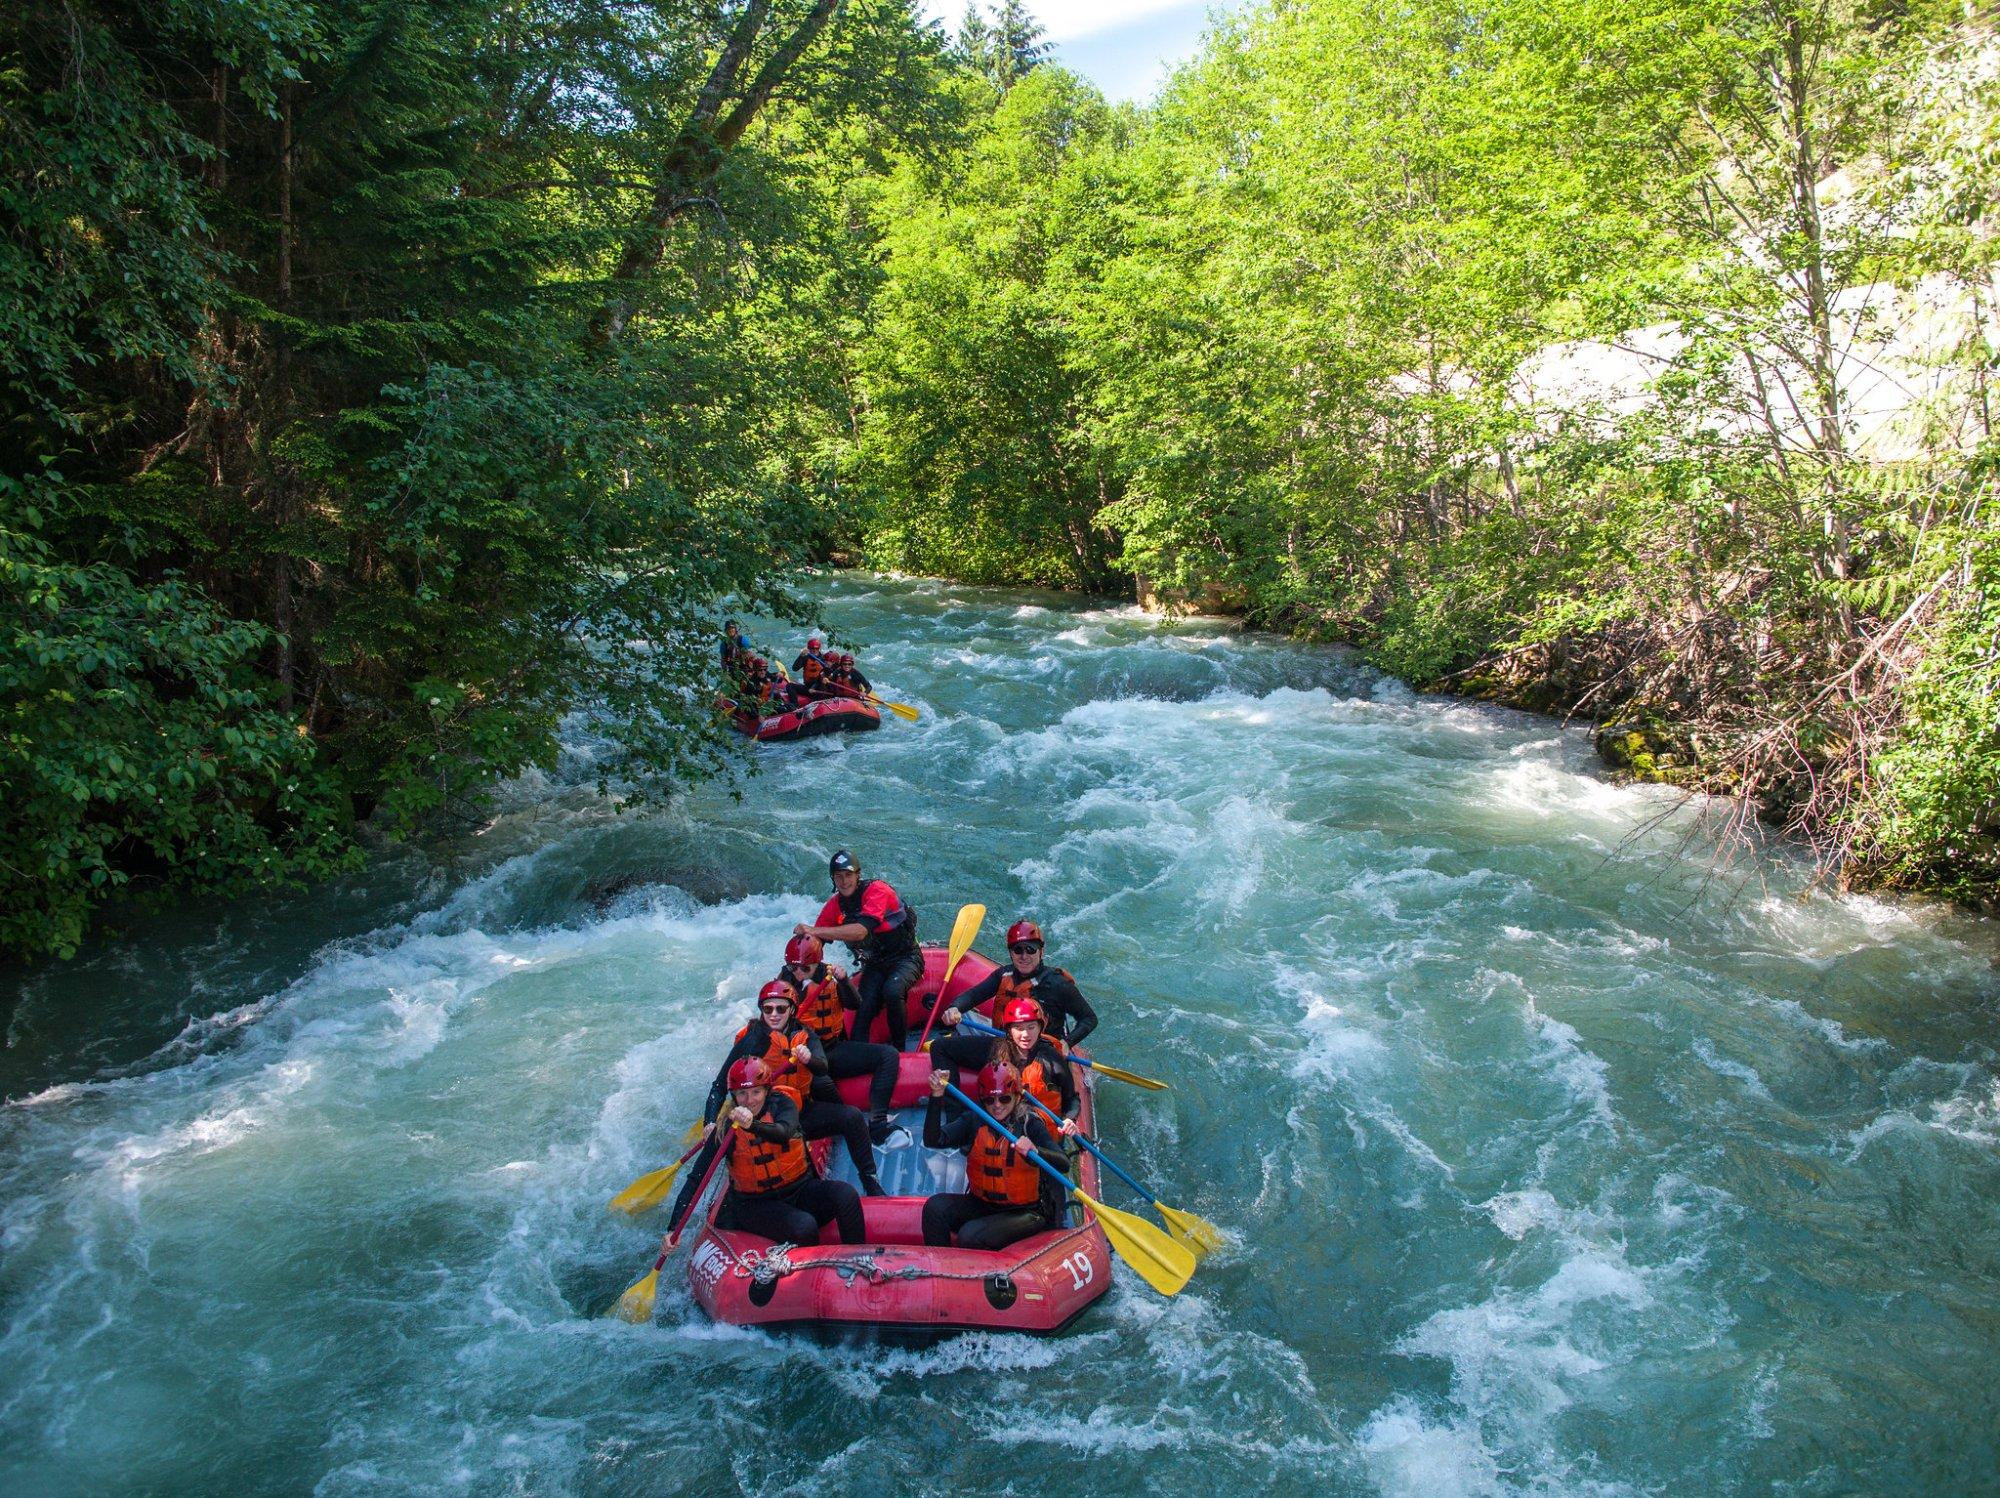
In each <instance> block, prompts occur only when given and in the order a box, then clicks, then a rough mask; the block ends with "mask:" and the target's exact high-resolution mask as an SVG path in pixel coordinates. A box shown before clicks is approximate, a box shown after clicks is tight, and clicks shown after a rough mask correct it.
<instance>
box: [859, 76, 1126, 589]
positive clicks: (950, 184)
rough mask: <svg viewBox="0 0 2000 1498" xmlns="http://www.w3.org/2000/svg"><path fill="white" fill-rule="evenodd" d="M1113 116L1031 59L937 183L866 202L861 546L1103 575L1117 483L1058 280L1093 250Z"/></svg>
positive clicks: (1008, 574)
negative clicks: (1087, 416) (1075, 366)
mask: <svg viewBox="0 0 2000 1498" xmlns="http://www.w3.org/2000/svg"><path fill="white" fill-rule="evenodd" d="M1121 130H1122V125H1121V123H1120V120H1119V117H1118V116H1117V115H1116V114H1115V113H1114V112H1113V111H1112V110H1111V109H1110V108H1109V107H1108V106H1107V105H1106V104H1105V103H1104V101H1103V99H1102V98H1100V97H1099V96H1098V95H1097V94H1096V93H1095V91H1093V90H1092V89H1091V88H1090V87H1089V86H1088V85H1087V84H1085V83H1083V82H1082V81H1081V80H1079V79H1078V78H1076V77H1075V76H1074V75H1073V74H1070V73H1066V72H1064V71H1062V70H1061V69H1058V68H1037V69H1036V70H1035V71H1034V72H1032V73H1031V74H1029V75H1028V76H1027V77H1026V78H1025V79H1023V80H1022V81H1020V82H1019V83H1017V84H1016V85H1015V86H1014V87H1013V88H1011V89H1010V90H1008V91H1007V93H1006V94H1005V95H1004V96H1002V97H1001V98H1000V99H999V101H998V103H997V105H996V107H995V109H994V112H993V115H992V118H991V120H990V122H989V123H988V125H987V126H986V128H985V129H984V130H983V131H982V132H981V133H980V134H979V136H978V137H977V138H976V139H975V140H974V142H973V143H972V144H971V146H970V147H969V149H967V151H966V152H965V153H964V155H963V157H962V158H961V159H960V160H958V161H956V162H954V163H953V164H952V168H951V170H950V172H949V175H948V179H947V180H944V181H940V179H939V177H938V176H937V175H936V174H934V173H931V172H929V171H926V170H922V169H920V168H918V167H917V166H914V165H913V166H911V167H908V168H906V169H905V170H903V171H902V172H901V173H899V174H898V176H897V177H896V179H895V181H894V182H893V183H892V184H891V185H890V187H889V188H888V190H887V191H885V193H884V194H883V196H882V198H881V200H880V203H879V205H878V209H877V211H878V214H879V219H878V222H879V225H880V230H881V235H882V252H883V254H884V257H885V270H886V281H885V284H884V285H883V287H882V289H881V291H880V292H879V294H878V295H877V297H876V299H875V302H874V305H873V309H872V322H871V326H870V329H869V332H868V338H867V341H866V343H865V345H864V347H863V348H862V349H861V351H860V355H859V360H858V363H859V368H860V374H861V380H862V383H863V386H864V388H865V389H866V391H867V397H868V408H867V419H866V421H865V423H864V425H863V428H862V436H861V441H860V444H859V452H858V454H857V476H858V478H859V480H860V482H861V483H862V484H863V485H864V486H865V487H866V488H867V489H868V490H870V491H872V492H873V493H875V494H877V495H878V496H881V498H880V501H879V503H878V504H877V506H876V508H875V511H874V518H873V523H872V525H871V527H870V531H869V536H868V555H869V558H870V559H871V560H872V561H874V562H876V563H877V564H879V565H883V566H887V567H892V568H899V569H905V570H909V571H916V572H946V573H950V574H952V575H954V576H959V577H965V578H969V579H974V580H978V581H988V582H1025V583H1054V584H1058V585H1068V586H1072V587H1091V586H1094V585H1098V584H1100V583H1101V582H1102V581H1103V579H1104V576H1105V572H1106V564H1107V559H1108V549H1107V544H1106V543H1107V539H1108V538H1107V537H1106V536H1105V535H1104V534H1103V533H1102V531H1101V530H1100V529H1099V527H1098V525H1097V520H1096V517H1097V513H1098V511H1099V510H1100V509H1101V508H1102V507H1103V506H1104V505H1105V504H1106V502H1107V500H1108V499H1109V497H1110V492H1111V489H1112V484H1113V479H1112V476H1111V474H1110V472H1109V470H1108V468H1107V466H1106V464H1105V462H1104V461H1103V459H1102V458H1101V456H1100V455H1099V454H1098V452H1097V451H1096V450H1095V448H1094V446H1093V444H1092V442H1091V440H1090V438H1089V436H1088V435H1087V434H1086V433H1085V432H1084V431H1083V430H1082V428H1081V424H1080V423H1081V419H1082V415H1083V412H1082V410H1081V409H1080V405H1079V399H1080V382H1079V379H1078V377H1077V376H1076V374H1075V373H1074V372H1072V370H1071V369H1070V368H1069V367H1068V364H1067V353H1068V350H1069V348H1070V347H1071V345H1072V343H1073V341H1074V340H1075V337H1076V333H1077V327H1076V319H1077V315H1078V309H1077V308H1076V307H1075V306H1074V305H1073V304H1072V303H1071V302H1070V301H1069V300H1068V299H1067V297H1068V291H1069V288H1070V287H1071V286H1072V285H1074V284H1075V283H1076V282H1077V281H1078V279H1079V278H1080V277H1082V276H1085V275H1087V274H1088V272H1087V270H1086V269H1084V267H1087V266H1088V265H1089V264H1091V263H1093V262H1094V261H1095V260H1096V259H1098V258H1100V257H1101V256H1102V254H1103V253H1104V246H1103V244H1102V242H1101V237H1100V236H1101V225H1100V219H1101V209H1100V207H1099V205H1098V199H1099V197H1100V195H1101V193H1102V192H1103V190H1104V188H1103V183H1102V180H1101V176H1100V173H1099V168H1098V165H1097V162H1098V159H1099V156H1100V153H1102V152H1104V151H1106V150H1108V149H1110V148H1111V147H1112V146H1113V145H1114V144H1115V142H1116V140H1117V139H1118V136H1119V134H1120V132H1121Z"/></svg>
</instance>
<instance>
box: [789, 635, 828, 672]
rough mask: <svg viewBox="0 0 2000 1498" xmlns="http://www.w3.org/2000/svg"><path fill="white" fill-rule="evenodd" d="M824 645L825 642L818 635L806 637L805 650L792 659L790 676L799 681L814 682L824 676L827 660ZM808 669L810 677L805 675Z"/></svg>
mask: <svg viewBox="0 0 2000 1498" xmlns="http://www.w3.org/2000/svg"><path fill="white" fill-rule="evenodd" d="M825 644H826V642H825V641H824V640H822V639H820V637H819V636H818V635H808V636H807V637H806V648H805V649H804V650H801V651H800V652H799V653H798V654H797V655H796V656H794V657H792V674H793V675H794V676H796V677H798V678H799V680H800V681H815V682H816V681H819V680H820V679H821V678H823V677H824V676H825V675H826V666H827V660H826V652H825V649H824V648H823V647H824V646H825ZM808 668H810V669H811V672H812V674H811V676H807V674H806V672H807V669H808Z"/></svg>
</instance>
